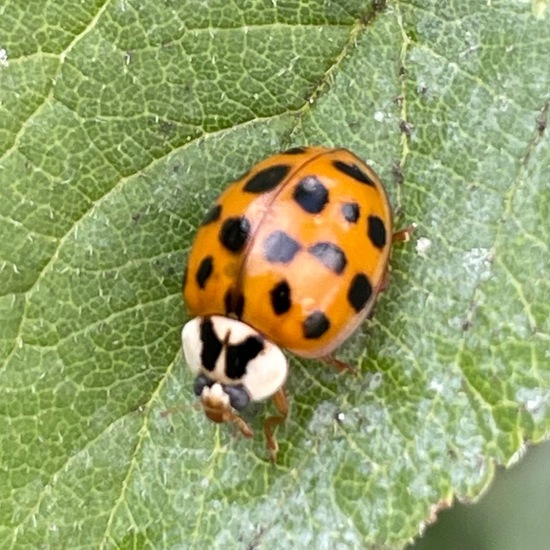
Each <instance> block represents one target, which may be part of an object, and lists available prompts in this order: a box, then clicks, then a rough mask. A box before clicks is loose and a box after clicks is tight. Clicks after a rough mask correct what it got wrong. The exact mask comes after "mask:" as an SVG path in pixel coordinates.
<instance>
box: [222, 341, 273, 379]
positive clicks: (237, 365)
mask: <svg viewBox="0 0 550 550" xmlns="http://www.w3.org/2000/svg"><path fill="white" fill-rule="evenodd" d="M263 349H264V343H263V340H262V339H261V338H260V337H259V336H249V337H248V338H247V339H246V340H245V341H244V342H242V343H240V344H237V345H235V346H227V349H226V352H225V374H226V375H227V377H228V378H231V380H238V379H240V378H242V377H243V376H244V374H245V372H246V367H247V365H248V363H249V362H250V361H252V359H254V358H255V357H257V356H258V354H259V353H260V352H261V351H262V350H263Z"/></svg>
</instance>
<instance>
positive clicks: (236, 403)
mask: <svg viewBox="0 0 550 550" xmlns="http://www.w3.org/2000/svg"><path fill="white" fill-rule="evenodd" d="M223 391H224V392H225V393H226V394H227V395H228V396H229V402H230V403H231V406H232V407H233V408H234V409H235V410H236V411H240V410H242V409H244V408H245V407H246V406H247V405H248V403H249V402H250V395H248V392H247V391H246V390H245V388H244V386H243V385H242V384H237V385H236V386H230V385H229V384H224V385H223Z"/></svg>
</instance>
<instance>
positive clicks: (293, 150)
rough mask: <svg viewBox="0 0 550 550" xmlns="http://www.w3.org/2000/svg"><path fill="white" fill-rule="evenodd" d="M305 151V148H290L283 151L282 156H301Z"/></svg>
mask: <svg viewBox="0 0 550 550" xmlns="http://www.w3.org/2000/svg"><path fill="white" fill-rule="evenodd" d="M306 151H307V147H291V148H290V149H287V150H286V151H283V155H301V154H302V153H305V152H306Z"/></svg>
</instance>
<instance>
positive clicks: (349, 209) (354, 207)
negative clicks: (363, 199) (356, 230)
mask: <svg viewBox="0 0 550 550" xmlns="http://www.w3.org/2000/svg"><path fill="white" fill-rule="evenodd" d="M360 212H361V210H360V208H359V205H358V204H357V203H356V202H346V203H344V204H343V205H342V214H343V215H344V218H345V219H346V221H348V222H350V223H357V220H358V219H359V214H360Z"/></svg>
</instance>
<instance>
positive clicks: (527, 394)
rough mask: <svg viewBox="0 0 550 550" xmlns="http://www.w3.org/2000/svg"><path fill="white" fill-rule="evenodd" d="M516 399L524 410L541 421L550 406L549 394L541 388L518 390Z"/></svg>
mask: <svg viewBox="0 0 550 550" xmlns="http://www.w3.org/2000/svg"><path fill="white" fill-rule="evenodd" d="M516 399H517V400H518V402H519V403H522V404H523V406H524V407H525V410H526V411H527V412H528V413H529V414H531V415H532V416H534V417H535V418H537V419H539V420H542V419H543V418H545V414H546V412H547V411H548V407H549V406H550V393H549V392H548V391H544V390H543V389H541V388H520V389H519V390H518V392H517V393H516Z"/></svg>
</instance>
